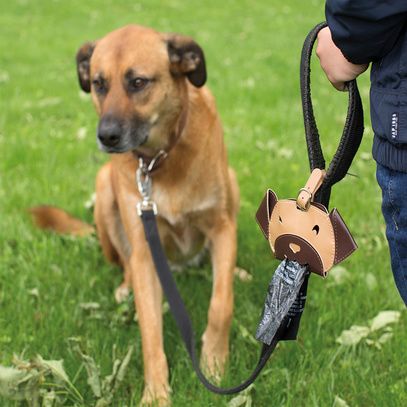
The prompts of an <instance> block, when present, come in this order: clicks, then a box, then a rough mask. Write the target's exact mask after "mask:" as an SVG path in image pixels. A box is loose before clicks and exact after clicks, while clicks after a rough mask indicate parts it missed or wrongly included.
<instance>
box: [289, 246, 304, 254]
mask: <svg viewBox="0 0 407 407" xmlns="http://www.w3.org/2000/svg"><path fill="white" fill-rule="evenodd" d="M288 247H289V248H290V250H291V251H292V252H293V253H294V254H295V253H298V252H299V251H300V250H301V247H300V246H298V244H295V243H290V244H289V245H288Z"/></svg>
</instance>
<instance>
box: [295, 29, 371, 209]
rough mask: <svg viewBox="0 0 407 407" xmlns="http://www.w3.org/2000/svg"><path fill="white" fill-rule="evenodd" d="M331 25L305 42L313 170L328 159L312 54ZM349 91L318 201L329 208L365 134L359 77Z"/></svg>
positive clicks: (304, 97)
mask: <svg viewBox="0 0 407 407" xmlns="http://www.w3.org/2000/svg"><path fill="white" fill-rule="evenodd" d="M325 27H327V23H326V22H323V23H320V24H318V25H317V26H316V27H315V28H314V29H313V30H311V32H310V33H309V34H308V36H307V38H306V39H305V41H304V46H303V48H302V53H301V66H300V86H301V101H302V109H303V115H304V127H305V138H306V142H307V149H308V158H309V163H310V169H311V171H313V170H314V169H316V168H319V169H321V170H323V169H325V158H324V154H323V152H322V148H321V141H320V136H319V131H318V126H317V123H316V120H315V116H314V110H313V105H312V99H311V78H310V77H311V67H310V65H311V56H312V50H313V48H314V44H315V41H316V39H317V36H318V33H319V32H320V31H321V30H322V29H323V28H325ZM347 91H348V94H349V102H348V111H347V115H346V120H345V126H344V129H343V132H342V137H341V139H340V142H339V146H338V148H337V150H336V153H335V155H334V157H333V159H332V161H331V163H330V165H329V167H328V170H327V171H326V176H325V178H324V182H323V183H322V186H321V188H320V190H319V191H318V193H317V194H316V197H315V201H316V202H321V203H322V204H324V205H325V206H326V207H328V203H329V197H330V193H331V188H332V186H333V185H334V184H336V183H337V182H339V181H340V180H341V179H343V178H344V177H345V175H346V173H347V171H348V170H349V167H350V165H351V164H352V160H353V158H354V157H355V155H356V152H357V150H358V148H359V145H360V143H361V141H362V136H363V106H362V101H361V99H360V95H359V89H358V85H357V83H356V80H352V81H350V82H348V83H347Z"/></svg>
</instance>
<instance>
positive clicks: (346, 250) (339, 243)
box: [329, 209, 358, 264]
mask: <svg viewBox="0 0 407 407" xmlns="http://www.w3.org/2000/svg"><path fill="white" fill-rule="evenodd" d="M329 218H330V219H331V222H332V226H333V229H334V234H335V259H334V264H338V263H340V262H341V261H342V260H344V259H346V257H348V256H350V255H351V254H352V253H353V252H354V251H355V250H356V249H357V248H358V246H357V244H356V242H355V240H354V239H353V237H352V235H351V233H350V232H349V229H348V227H347V226H346V225H345V222H344V221H343V219H342V217H341V215H340V214H339V212H338V211H337V210H336V209H333V210H332V212H331V213H330V214H329Z"/></svg>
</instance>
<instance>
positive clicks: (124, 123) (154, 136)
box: [76, 25, 206, 153]
mask: <svg viewBox="0 0 407 407" xmlns="http://www.w3.org/2000/svg"><path fill="white" fill-rule="evenodd" d="M76 61H77V72H78V77H79V84H80V86H81V88H82V89H83V90H84V91H85V92H91V94H92V99H93V102H94V105H95V107H96V111H97V112H98V114H99V118H100V121H99V126H98V133H97V136H98V144H99V146H100V148H101V149H102V150H103V151H106V152H109V153H120V152H125V151H130V150H134V149H136V148H138V147H140V146H142V148H146V149H152V150H157V149H160V148H165V146H166V145H167V144H168V143H169V142H170V141H171V137H174V134H175V132H176V131H178V128H179V126H181V122H182V114H183V109H185V107H186V97H187V86H188V85H187V81H188V82H189V83H190V84H192V85H193V86H195V87H201V86H203V85H204V84H205V81H206V68H205V59H204V54H203V51H202V49H201V48H200V47H199V45H198V44H196V43H195V42H194V41H193V40H192V39H191V38H189V37H185V36H181V35H176V34H161V33H158V32H156V31H154V30H152V29H149V28H145V27H140V26H135V25H131V26H126V27H124V28H121V29H119V30H116V31H113V32H112V33H110V34H108V35H106V36H105V37H104V38H102V39H100V40H98V41H96V42H88V43H85V44H84V45H83V46H82V47H81V48H80V49H79V51H78V53H77V56H76Z"/></svg>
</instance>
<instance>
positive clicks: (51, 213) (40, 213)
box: [28, 205, 95, 236]
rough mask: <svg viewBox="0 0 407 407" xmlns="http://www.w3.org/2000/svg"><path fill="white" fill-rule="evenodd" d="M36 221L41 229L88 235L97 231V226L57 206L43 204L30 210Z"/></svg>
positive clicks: (74, 234)
mask: <svg viewBox="0 0 407 407" xmlns="http://www.w3.org/2000/svg"><path fill="white" fill-rule="evenodd" d="M28 211H29V212H30V213H31V215H32V217H33V220H34V223H35V224H36V225H37V226H38V227H39V228H40V229H47V230H52V231H54V232H56V233H59V234H68V235H73V236H87V235H90V234H92V233H94V232H95V228H94V227H93V226H92V225H89V224H88V223H85V222H82V221H81V220H80V219H76V218H74V217H73V216H72V215H70V214H69V213H67V212H65V211H64V210H62V209H59V208H56V207H55V206H49V205H42V206H36V207H35V208H30V209H29V210H28Z"/></svg>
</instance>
